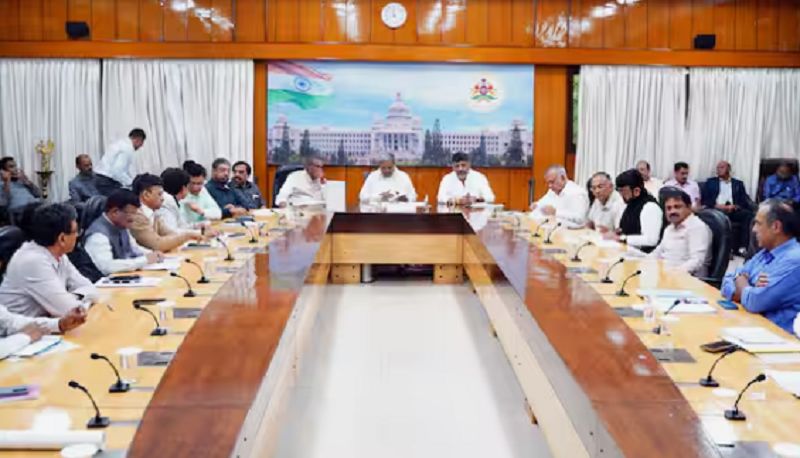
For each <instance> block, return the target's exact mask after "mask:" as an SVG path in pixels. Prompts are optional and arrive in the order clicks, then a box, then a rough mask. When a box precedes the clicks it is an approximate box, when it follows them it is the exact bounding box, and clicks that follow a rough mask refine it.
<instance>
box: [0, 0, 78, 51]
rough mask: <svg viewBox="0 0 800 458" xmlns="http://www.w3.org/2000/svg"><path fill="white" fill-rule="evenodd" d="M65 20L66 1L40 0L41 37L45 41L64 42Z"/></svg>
mask: <svg viewBox="0 0 800 458" xmlns="http://www.w3.org/2000/svg"><path fill="white" fill-rule="evenodd" d="M0 20H1V19H0ZM66 20H67V2H66V0H42V27H43V30H42V35H43V39H44V40H45V41H55V40H65V39H66V38H67V32H66V31H65V30H64V22H66ZM23 25H24V24H23Z"/></svg>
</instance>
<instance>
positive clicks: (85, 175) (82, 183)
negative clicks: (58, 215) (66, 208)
mask: <svg viewBox="0 0 800 458" xmlns="http://www.w3.org/2000/svg"><path fill="white" fill-rule="evenodd" d="M75 168H77V169H78V174H77V175H75V178H73V179H71V180H69V199H70V201H72V203H79V202H86V201H87V200H89V198H90V197H92V196H96V195H98V194H100V192H98V191H97V186H96V183H97V177H96V176H95V174H94V169H93V167H92V158H91V157H89V155H88V154H79V155H78V157H76V158H75Z"/></svg>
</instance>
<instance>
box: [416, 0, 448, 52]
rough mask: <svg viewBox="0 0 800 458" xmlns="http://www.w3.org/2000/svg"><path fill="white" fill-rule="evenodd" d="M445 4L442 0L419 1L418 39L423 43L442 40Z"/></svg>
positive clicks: (435, 42)
mask: <svg viewBox="0 0 800 458" xmlns="http://www.w3.org/2000/svg"><path fill="white" fill-rule="evenodd" d="M444 9H445V5H444V4H443V2H442V1H441V0H419V1H418V2H417V18H418V20H417V41H418V42H419V43H421V44H439V43H441V42H442V24H443V23H444Z"/></svg>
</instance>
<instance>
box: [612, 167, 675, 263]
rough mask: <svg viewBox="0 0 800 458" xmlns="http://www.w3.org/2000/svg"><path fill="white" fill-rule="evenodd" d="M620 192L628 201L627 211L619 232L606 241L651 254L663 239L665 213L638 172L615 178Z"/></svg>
mask: <svg viewBox="0 0 800 458" xmlns="http://www.w3.org/2000/svg"><path fill="white" fill-rule="evenodd" d="M615 181H616V185H617V192H619V194H620V195H621V196H622V200H624V201H625V211H623V212H622V217H621V218H620V219H619V229H617V231H616V232H606V233H604V234H603V238H604V239H607V240H616V241H619V242H622V243H627V244H628V245H630V246H633V247H636V248H638V249H640V250H642V251H644V252H645V253H650V252H651V251H653V249H654V248H655V247H656V245H658V241H659V239H660V238H661V226H662V222H663V218H664V213H662V211H661V207H660V206H659V205H658V202H657V201H656V199H655V198H654V197H653V196H651V195H650V193H648V192H647V189H645V187H644V181H643V180H642V175H641V174H640V173H639V171H638V170H636V169H630V170H626V171H624V172H622V173H620V174H619V175H617V178H616V180H615Z"/></svg>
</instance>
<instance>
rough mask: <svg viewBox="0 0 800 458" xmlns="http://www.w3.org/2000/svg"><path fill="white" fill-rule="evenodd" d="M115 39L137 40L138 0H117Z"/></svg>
mask: <svg viewBox="0 0 800 458" xmlns="http://www.w3.org/2000/svg"><path fill="white" fill-rule="evenodd" d="M116 29H117V40H120V41H138V40H139V0H117V24H116Z"/></svg>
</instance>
